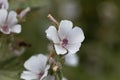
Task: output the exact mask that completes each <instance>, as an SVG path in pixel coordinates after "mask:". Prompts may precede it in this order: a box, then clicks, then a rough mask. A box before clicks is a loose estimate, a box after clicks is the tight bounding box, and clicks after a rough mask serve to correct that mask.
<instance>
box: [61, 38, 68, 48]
mask: <svg viewBox="0 0 120 80" xmlns="http://www.w3.org/2000/svg"><path fill="white" fill-rule="evenodd" d="M67 44H68V40H67V39H63V40H62V46H63V47H65V46H66V45H67Z"/></svg>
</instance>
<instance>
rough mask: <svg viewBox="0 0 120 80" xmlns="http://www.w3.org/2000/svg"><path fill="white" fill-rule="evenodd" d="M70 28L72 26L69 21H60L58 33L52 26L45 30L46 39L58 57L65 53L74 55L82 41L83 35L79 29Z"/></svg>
mask: <svg viewBox="0 0 120 80" xmlns="http://www.w3.org/2000/svg"><path fill="white" fill-rule="evenodd" d="M72 27H73V24H72V22H71V21H68V20H62V21H61V22H60V25H59V28H58V31H57V30H56V28H55V27H54V26H50V27H49V28H48V29H47V30H46V34H47V38H48V39H50V40H52V41H53V43H54V47H55V50H56V53H57V54H58V55H59V54H62V55H63V54H66V53H67V52H68V53H70V54H74V53H76V52H77V51H78V50H79V48H80V46H81V42H82V41H83V40H84V33H83V31H82V29H81V28H79V27H74V28H72Z"/></svg>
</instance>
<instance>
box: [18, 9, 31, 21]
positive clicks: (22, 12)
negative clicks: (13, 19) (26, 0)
mask: <svg viewBox="0 0 120 80" xmlns="http://www.w3.org/2000/svg"><path fill="white" fill-rule="evenodd" d="M30 10H31V9H30V7H27V8H25V9H24V10H22V11H21V12H20V14H19V15H18V18H19V19H20V20H22V19H24V17H25V16H26V14H27V13H28V12H29V11H30Z"/></svg>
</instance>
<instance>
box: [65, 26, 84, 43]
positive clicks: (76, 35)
mask: <svg viewBox="0 0 120 80" xmlns="http://www.w3.org/2000/svg"><path fill="white" fill-rule="evenodd" d="M84 38H85V37H84V33H83V31H82V29H81V28H79V27H75V28H73V29H72V30H71V31H70V33H69V36H68V37H67V39H68V41H69V43H70V44H74V43H78V42H82V41H83V40H84Z"/></svg>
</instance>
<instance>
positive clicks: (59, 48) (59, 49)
mask: <svg viewBox="0 0 120 80" xmlns="http://www.w3.org/2000/svg"><path fill="white" fill-rule="evenodd" d="M54 46H55V50H56V53H57V54H58V55H59V54H61V55H63V54H65V53H67V50H66V49H65V48H63V47H62V46H61V45H56V44H55V45H54Z"/></svg>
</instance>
